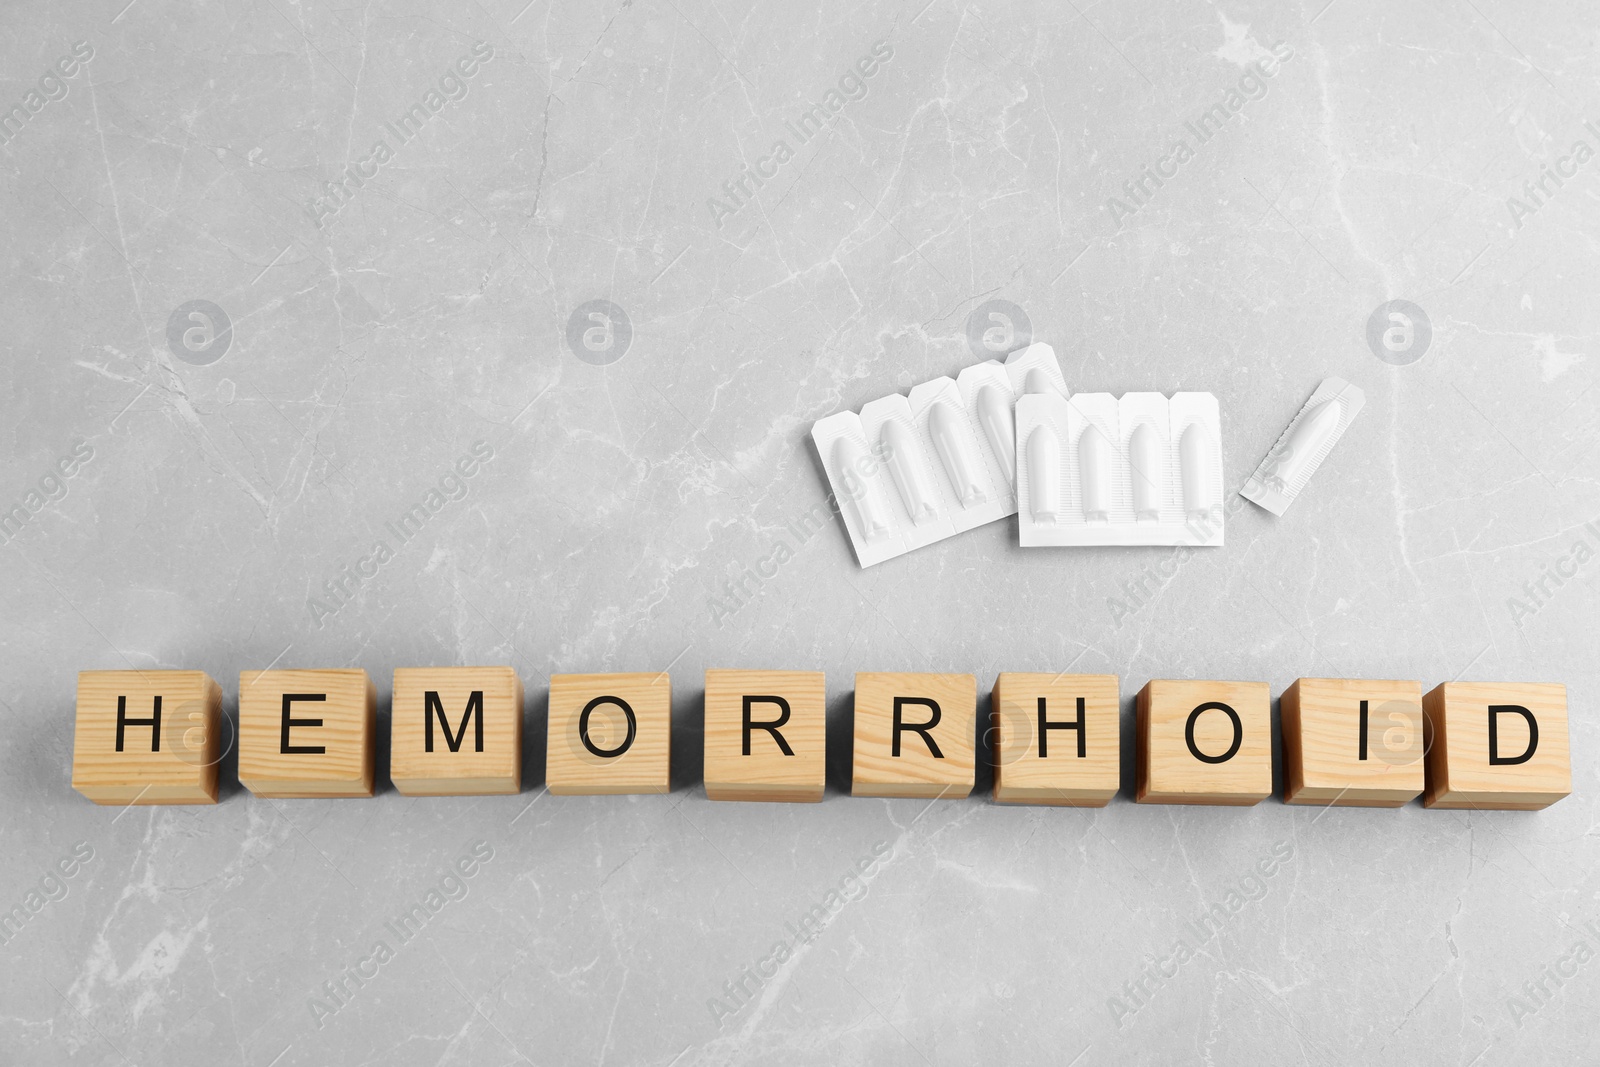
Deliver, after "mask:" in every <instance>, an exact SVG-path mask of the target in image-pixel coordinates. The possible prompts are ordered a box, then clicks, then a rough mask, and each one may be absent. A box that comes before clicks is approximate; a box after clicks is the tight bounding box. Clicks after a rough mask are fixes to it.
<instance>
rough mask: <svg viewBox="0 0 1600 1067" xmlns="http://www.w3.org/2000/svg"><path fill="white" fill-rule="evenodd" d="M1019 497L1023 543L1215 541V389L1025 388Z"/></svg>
mask: <svg viewBox="0 0 1600 1067" xmlns="http://www.w3.org/2000/svg"><path fill="white" fill-rule="evenodd" d="M1017 498H1018V501H1019V502H1020V507H1019V509H1018V518H1019V522H1018V527H1019V535H1020V540H1021V543H1022V545H1023V546H1024V547H1034V546H1042V545H1212V546H1216V545H1221V544H1222V424H1221V419H1220V417H1219V415H1218V412H1217V398H1216V397H1215V396H1213V395H1212V394H1210V393H1173V394H1172V397H1171V398H1170V399H1169V398H1167V397H1165V396H1163V395H1161V394H1160V393H1126V394H1124V395H1123V396H1122V397H1121V398H1118V397H1115V396H1113V395H1111V394H1110V393H1078V394H1076V395H1075V396H1073V397H1072V398H1071V399H1070V400H1068V399H1067V398H1065V397H1062V396H1053V395H1038V396H1031V395H1030V396H1024V397H1021V398H1020V399H1019V400H1018V401H1017Z"/></svg>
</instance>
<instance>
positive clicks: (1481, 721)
mask: <svg viewBox="0 0 1600 1067" xmlns="http://www.w3.org/2000/svg"><path fill="white" fill-rule="evenodd" d="M1422 708H1423V711H1424V712H1426V713H1427V724H1428V735H1429V737H1428V791H1427V793H1426V794H1425V795H1424V796H1423V798H1422V802H1423V805H1424V806H1426V807H1430V808H1504V809H1510V810H1516V811H1533V810H1536V809H1539V808H1545V807H1549V806H1550V805H1551V804H1554V803H1555V802H1556V801H1558V800H1560V799H1561V798H1562V797H1564V796H1566V795H1568V794H1569V793H1571V792H1572V762H1571V752H1570V750H1569V749H1568V743H1567V688H1566V686H1564V685H1560V684H1556V683H1542V682H1522V683H1505V682H1501V683H1495V682H1445V683H1444V684H1443V685H1439V686H1435V687H1434V689H1433V690H1432V691H1430V692H1429V693H1428V695H1427V696H1425V697H1423V698H1422Z"/></svg>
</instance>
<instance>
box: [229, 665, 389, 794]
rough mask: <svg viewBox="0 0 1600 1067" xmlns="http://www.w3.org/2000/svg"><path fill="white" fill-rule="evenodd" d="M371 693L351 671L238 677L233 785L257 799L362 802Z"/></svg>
mask: <svg viewBox="0 0 1600 1067" xmlns="http://www.w3.org/2000/svg"><path fill="white" fill-rule="evenodd" d="M377 706H378V698H377V690H376V689H374V688H373V685H372V679H371V678H369V677H367V672H366V671H364V670H361V669H359V668H355V669H336V670H281V671H240V672H239V781H240V782H241V783H243V785H244V787H245V788H246V789H248V790H250V792H252V793H254V794H255V795H256V796H259V797H370V796H371V795H372V753H373V744H372V742H373V730H374V722H375V720H376V713H377Z"/></svg>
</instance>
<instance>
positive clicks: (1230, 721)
mask: <svg viewBox="0 0 1600 1067" xmlns="http://www.w3.org/2000/svg"><path fill="white" fill-rule="evenodd" d="M1138 737H1139V761H1138V762H1139V789H1138V793H1137V795H1136V796H1135V798H1134V799H1136V800H1137V801H1138V802H1139V803H1141V804H1238V805H1249V804H1255V803H1259V802H1260V801H1262V800H1265V799H1266V798H1267V797H1269V796H1271V795H1272V694H1271V692H1270V691H1269V690H1268V688H1267V683H1265V682H1210V681H1193V682H1191V681H1169V680H1156V681H1152V682H1149V683H1147V684H1146V685H1145V687H1144V688H1143V689H1141V690H1139V725H1138Z"/></svg>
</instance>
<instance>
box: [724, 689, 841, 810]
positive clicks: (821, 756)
mask: <svg viewBox="0 0 1600 1067" xmlns="http://www.w3.org/2000/svg"><path fill="white" fill-rule="evenodd" d="M826 700H827V683H826V679H825V678H824V676H823V673H822V672H821V671H737V670H708V671H706V700H705V726H706V742H705V785H706V796H707V797H709V798H710V799H712V800H776V801H819V800H821V799H822V792H823V788H824V786H825V784H826V779H827V707H826Z"/></svg>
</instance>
